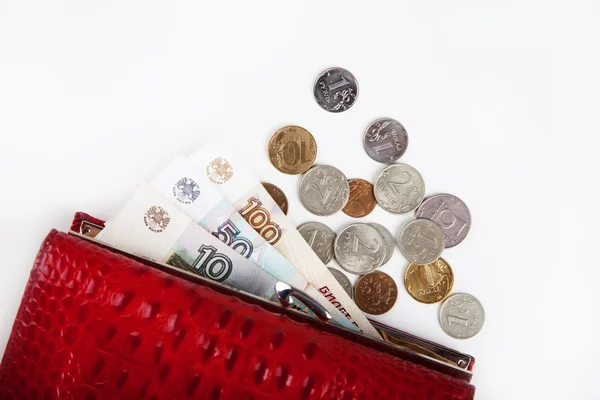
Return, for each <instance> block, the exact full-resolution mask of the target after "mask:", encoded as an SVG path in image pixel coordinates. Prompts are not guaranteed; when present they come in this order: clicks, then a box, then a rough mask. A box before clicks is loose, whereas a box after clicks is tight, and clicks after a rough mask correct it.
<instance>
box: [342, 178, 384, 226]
mask: <svg viewBox="0 0 600 400" xmlns="http://www.w3.org/2000/svg"><path fill="white" fill-rule="evenodd" d="M348 185H350V197H349V198H348V202H347V203H346V205H345V206H344V208H342V211H343V212H344V213H345V214H346V215H348V216H350V217H354V218H361V217H365V216H367V215H369V214H371V211H373V210H374V209H375V206H376V205H377V200H375V193H374V192H373V185H371V183H369V182H367V181H365V180H364V179H349V180H348Z"/></svg>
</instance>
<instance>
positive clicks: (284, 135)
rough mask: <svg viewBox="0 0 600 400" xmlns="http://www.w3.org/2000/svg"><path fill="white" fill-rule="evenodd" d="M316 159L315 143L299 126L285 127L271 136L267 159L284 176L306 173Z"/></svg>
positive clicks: (311, 136) (307, 132)
mask: <svg viewBox="0 0 600 400" xmlns="http://www.w3.org/2000/svg"><path fill="white" fill-rule="evenodd" d="M316 158H317V142H315V138H314V137H313V135H311V133H310V132H309V131H307V130H306V129H304V128H302V127H299V126H294V125H290V126H285V127H283V128H281V129H279V130H278V131H277V132H275V133H274V134H273V136H271V140H270V141H269V159H270V160H271V164H273V166H274V167H275V168H277V169H278V170H279V171H281V172H283V173H284V174H289V175H297V174H301V173H303V172H305V171H307V170H308V169H309V168H310V167H312V165H313V164H314V163H315V159H316Z"/></svg>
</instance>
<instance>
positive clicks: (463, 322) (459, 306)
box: [439, 293, 485, 339]
mask: <svg viewBox="0 0 600 400" xmlns="http://www.w3.org/2000/svg"><path fill="white" fill-rule="evenodd" d="M439 319H440V325H441V326H442V329H443V330H444V332H446V333H447V334H448V335H450V336H452V337H454V338H457V339H468V338H470V337H473V336H475V335H477V334H478V333H479V331H480V330H481V328H482V327H483V323H484V321H485V311H484V310H483V306H482V305H481V303H480V302H479V300H477V299H476V298H475V297H474V296H471V295H470V294H466V293H455V294H453V295H451V296H450V297H448V298H447V299H446V300H444V302H443V303H442V305H441V306H440V313H439Z"/></svg>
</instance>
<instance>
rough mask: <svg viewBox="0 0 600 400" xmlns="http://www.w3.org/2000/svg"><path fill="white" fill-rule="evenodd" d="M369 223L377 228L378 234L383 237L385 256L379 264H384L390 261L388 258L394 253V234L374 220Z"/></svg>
mask: <svg viewBox="0 0 600 400" xmlns="http://www.w3.org/2000/svg"><path fill="white" fill-rule="evenodd" d="M369 225H371V226H372V227H373V228H375V229H377V232H379V234H380V235H381V237H382V238H383V243H384V244H385V258H384V259H383V262H382V263H381V266H384V265H385V264H387V263H388V261H390V259H391V258H392V256H393V255H394V248H395V247H396V245H395V243H394V236H393V235H392V233H391V232H390V231H389V230H388V229H387V228H386V227H385V226H383V225H381V224H378V223H376V222H370V223H369Z"/></svg>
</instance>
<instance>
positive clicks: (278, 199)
mask: <svg viewBox="0 0 600 400" xmlns="http://www.w3.org/2000/svg"><path fill="white" fill-rule="evenodd" d="M261 183H262V185H263V187H264V188H265V190H266V191H267V193H269V195H270V196H271V197H272V198H273V200H275V203H277V205H278V206H279V208H280V209H281V211H283V213H284V214H285V215H287V213H288V204H289V203H288V199H287V196H286V195H285V193H283V190H281V189H279V187H278V186H275V185H273V184H272V183H268V182H261Z"/></svg>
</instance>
